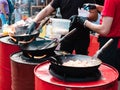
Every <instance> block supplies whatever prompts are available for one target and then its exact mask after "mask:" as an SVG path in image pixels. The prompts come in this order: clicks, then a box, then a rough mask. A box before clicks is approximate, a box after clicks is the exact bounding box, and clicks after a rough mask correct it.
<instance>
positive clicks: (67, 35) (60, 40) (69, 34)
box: [59, 28, 77, 42]
mask: <svg viewBox="0 0 120 90" xmlns="http://www.w3.org/2000/svg"><path fill="white" fill-rule="evenodd" d="M76 31H77V29H76V28H74V29H73V30H71V31H70V32H68V33H67V34H66V35H64V36H63V37H62V38H60V39H59V42H62V41H63V40H65V39H67V38H69V37H70V36H71V35H72V34H74V33H75V32H76Z"/></svg>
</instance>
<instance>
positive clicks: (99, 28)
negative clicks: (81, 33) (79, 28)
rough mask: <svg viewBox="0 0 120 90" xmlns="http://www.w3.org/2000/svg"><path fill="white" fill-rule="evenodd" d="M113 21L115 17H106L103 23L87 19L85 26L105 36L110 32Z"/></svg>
mask: <svg viewBox="0 0 120 90" xmlns="http://www.w3.org/2000/svg"><path fill="white" fill-rule="evenodd" d="M112 21H113V18H111V17H104V18H103V22H102V24H99V25H97V24H94V23H91V22H90V21H88V20H86V21H85V26H86V27H88V28H90V29H91V30H93V31H95V32H97V33H99V34H101V35H103V36H106V35H107V34H108V33H109V32H110V28H111V25H112ZM108 22H109V23H108Z"/></svg>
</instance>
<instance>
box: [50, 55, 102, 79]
mask: <svg viewBox="0 0 120 90" xmlns="http://www.w3.org/2000/svg"><path fill="white" fill-rule="evenodd" d="M56 59H57V61H56ZM50 62H51V65H50V70H52V71H53V72H55V73H57V74H60V75H62V76H65V77H67V76H68V77H84V76H86V75H87V76H89V75H90V74H93V73H95V72H97V71H98V67H99V66H100V65H101V63H102V62H101V60H99V59H98V58H96V59H92V57H90V56H86V55H56V56H54V57H53V58H50ZM68 62H69V64H68V65H65V63H66V64H67V63H68Z"/></svg>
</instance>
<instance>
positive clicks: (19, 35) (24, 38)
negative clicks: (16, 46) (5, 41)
mask: <svg viewBox="0 0 120 90" xmlns="http://www.w3.org/2000/svg"><path fill="white" fill-rule="evenodd" d="M26 28H27V27H17V28H16V32H15V34H14V35H11V36H10V38H11V40H12V41H13V42H14V43H18V42H26V43H27V42H29V41H30V42H31V41H33V40H35V39H36V37H38V36H39V31H37V30H34V31H33V32H32V33H31V34H26V30H27V29H26Z"/></svg>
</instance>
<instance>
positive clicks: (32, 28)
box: [26, 21, 37, 34]
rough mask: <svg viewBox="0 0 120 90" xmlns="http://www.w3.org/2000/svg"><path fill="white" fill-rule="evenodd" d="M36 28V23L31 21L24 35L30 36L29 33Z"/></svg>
mask: <svg viewBox="0 0 120 90" xmlns="http://www.w3.org/2000/svg"><path fill="white" fill-rule="evenodd" d="M36 26H37V23H36V22H34V21H33V22H32V23H31V24H30V25H29V26H28V27H27V32H26V34H31V33H32V32H33V31H34V29H35V28H36Z"/></svg>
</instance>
